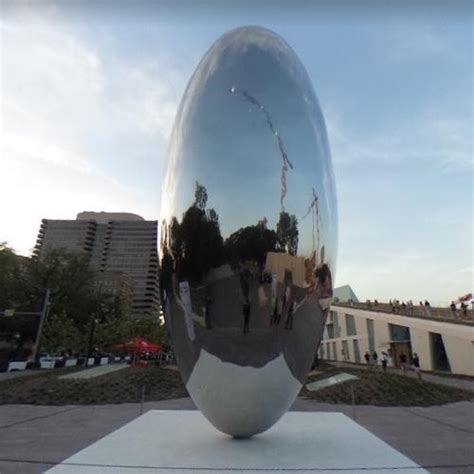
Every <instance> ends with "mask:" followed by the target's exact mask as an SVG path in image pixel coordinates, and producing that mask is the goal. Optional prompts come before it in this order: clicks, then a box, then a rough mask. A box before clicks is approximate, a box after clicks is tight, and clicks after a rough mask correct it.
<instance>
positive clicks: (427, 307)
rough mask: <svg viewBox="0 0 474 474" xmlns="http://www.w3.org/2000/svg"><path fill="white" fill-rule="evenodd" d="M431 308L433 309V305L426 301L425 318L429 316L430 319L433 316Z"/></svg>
mask: <svg viewBox="0 0 474 474" xmlns="http://www.w3.org/2000/svg"><path fill="white" fill-rule="evenodd" d="M430 308H431V305H430V303H429V301H428V300H425V316H428V317H430V316H431V313H430Z"/></svg>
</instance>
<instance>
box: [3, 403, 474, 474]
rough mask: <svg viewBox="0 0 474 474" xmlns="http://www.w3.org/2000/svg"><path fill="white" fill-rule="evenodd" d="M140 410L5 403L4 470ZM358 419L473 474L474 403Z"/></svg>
mask: <svg viewBox="0 0 474 474" xmlns="http://www.w3.org/2000/svg"><path fill="white" fill-rule="evenodd" d="M194 408H195V407H194V404H193V402H192V401H191V400H190V399H189V398H183V399H179V400H168V401H162V402H148V403H145V405H144V411H148V410H151V409H160V410H167V409H170V410H180V409H188V410H189V409H194ZM291 409H292V410H296V411H325V412H342V413H344V414H346V415H347V416H349V417H352V407H351V406H348V405H332V404H326V403H317V402H314V401H313V400H303V399H298V400H296V402H295V403H294V405H293V407H292V408H291ZM139 415H140V405H139V404H132V403H129V404H122V405H93V406H62V407H51V406H48V407H45V406H33V405H3V406H0V472H1V473H2V474H13V473H15V474H16V473H20V474H23V473H24V474H36V473H39V472H44V471H45V470H47V469H49V468H50V467H51V466H52V465H54V464H56V463H58V462H60V461H62V460H63V459H65V458H68V457H69V456H71V455H72V454H74V453H76V452H77V451H79V450H81V449H83V448H85V447H87V446H89V445H90V444H91V443H93V442H95V441H97V440H99V439H100V438H102V437H104V436H105V435H107V434H109V433H111V432H112V431H114V430H116V429H118V428H120V427H121V426H123V425H124V424H125V423H127V422H129V421H131V420H133V419H134V418H136V417H137V416H139ZM355 421H357V423H359V424H360V425H362V426H363V427H365V428H367V429H368V430H369V431H371V432H372V433H373V434H375V435H376V436H378V437H379V438H381V439H383V440H384V441H386V442H387V443H389V444H390V445H391V446H393V447H394V448H395V449H397V450H399V451H400V452H402V453H403V454H405V455H407V456H408V457H409V458H411V459H413V460H414V461H415V462H416V463H417V464H419V465H420V466H425V467H426V468H427V469H428V470H429V471H430V472H435V473H437V474H439V473H441V474H444V473H462V474H467V473H470V474H472V472H473V471H474V449H473V446H474V428H473V427H474V403H472V402H457V403H453V404H450V405H445V406H437V407H429V408H419V407H418V408H414V407H412V408H402V407H372V406H358V407H356V412H355ZM157 429H159V427H157ZM321 429H322V430H324V427H323V426H322V427H321ZM150 436H152V434H150ZM261 436H265V435H264V434H263V435H261ZM315 449H317V447H315Z"/></svg>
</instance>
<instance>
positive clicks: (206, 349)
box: [160, 27, 337, 437]
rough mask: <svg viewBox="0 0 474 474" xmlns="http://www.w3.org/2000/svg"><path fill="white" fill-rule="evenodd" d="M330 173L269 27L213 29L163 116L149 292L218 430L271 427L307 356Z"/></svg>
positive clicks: (325, 269)
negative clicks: (176, 102)
mask: <svg viewBox="0 0 474 474" xmlns="http://www.w3.org/2000/svg"><path fill="white" fill-rule="evenodd" d="M336 250H337V206H336V193H335V183H334V176H333V171H332V164H331V158H330V152H329V145H328V140H327V134H326V128H325V125H324V119H323V116H322V113H321V110H320V107H319V104H318V101H317V99H316V96H315V94H314V91H313V89H312V86H311V83H310V80H309V78H308V76H307V74H306V71H305V70H304V67H303V66H302V64H301V62H300V61H299V59H298V58H297V57H296V55H295V53H294V52H293V51H292V50H291V49H290V47H289V46H288V45H287V44H286V43H285V42H284V41H283V40H282V39H281V38H280V37H278V36H277V35H275V34H274V33H272V32H270V31H268V30H266V29H263V28H257V27H244V28H238V29H236V30H233V31H231V32H229V33H227V34H225V35H223V36H222V37H221V38H220V39H219V40H218V41H217V42H216V43H214V45H213V46H212V47H211V48H210V50H209V51H208V52H207V53H206V54H205V56H204V58H203V59H202V61H201V62H200V64H199V65H198V67H197V69H196V71H195V73H194V75H193V77H192V78H191V80H190V82H189V84H188V87H187V89H186V92H185V94H184V97H183V99H182V102H181V105H180V109H179V111H178V115H177V117H176V121H175V124H174V128H173V133H172V137H171V141H170V148H169V163H168V169H167V173H166V177H165V181H164V187H163V203H162V221H161V233H160V255H161V295H162V303H163V308H164V314H165V320H166V324H167V327H168V331H169V334H170V336H171V340H172V344H173V348H174V351H175V353H176V357H177V361H178V366H179V369H180V372H181V374H182V377H183V379H184V382H185V384H186V387H187V389H188V391H189V393H190V395H191V397H192V398H193V400H194V402H195V403H196V405H197V406H198V407H199V408H200V409H201V411H202V412H203V414H204V415H205V416H206V417H207V418H208V420H209V421H210V422H211V423H212V424H213V425H214V426H216V427H217V428H218V429H219V430H221V431H223V432H225V433H228V434H230V435H232V436H235V437H248V436H252V435H254V434H257V433H261V432H263V431H265V430H266V429H268V428H269V427H270V426H272V425H273V424H274V423H275V422H276V421H277V420H278V419H279V418H280V417H281V416H282V415H283V414H284V413H285V411H286V410H287V409H288V408H289V406H290V405H291V404H292V402H293V401H294V399H295V398H296V396H297V394H298V392H299V390H300V388H301V386H302V384H303V383H304V381H305V378H306V375H307V373H308V371H309V369H310V368H311V365H312V363H313V360H314V357H315V353H316V350H317V348H318V345H319V343H320V340H321V337H322V332H323V328H324V323H325V319H326V317H327V313H328V311H329V305H330V301H331V297H332V282H333V278H334V270H335V263H336Z"/></svg>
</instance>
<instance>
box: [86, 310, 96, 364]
mask: <svg viewBox="0 0 474 474" xmlns="http://www.w3.org/2000/svg"><path fill="white" fill-rule="evenodd" d="M98 322H99V320H98V319H96V318H93V319H92V321H91V330H90V332H89V344H88V347H87V354H86V360H85V364H84V366H85V367H87V366H88V364H89V358H90V356H91V350H92V345H93V342H94V332H95V325H96V324H97V323H98Z"/></svg>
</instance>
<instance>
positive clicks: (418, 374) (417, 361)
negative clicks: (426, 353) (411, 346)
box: [411, 352, 421, 380]
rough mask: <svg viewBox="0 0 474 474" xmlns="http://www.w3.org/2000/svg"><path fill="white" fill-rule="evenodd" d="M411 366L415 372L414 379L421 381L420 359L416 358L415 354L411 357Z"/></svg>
mask: <svg viewBox="0 0 474 474" xmlns="http://www.w3.org/2000/svg"><path fill="white" fill-rule="evenodd" d="M411 366H412V368H413V370H414V371H415V374H416V378H417V379H418V380H421V371H420V358H419V357H418V354H417V353H416V352H415V353H414V354H413V357H412V359H411Z"/></svg>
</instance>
